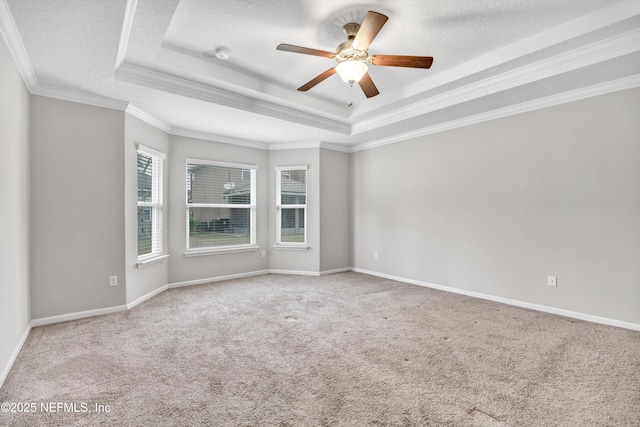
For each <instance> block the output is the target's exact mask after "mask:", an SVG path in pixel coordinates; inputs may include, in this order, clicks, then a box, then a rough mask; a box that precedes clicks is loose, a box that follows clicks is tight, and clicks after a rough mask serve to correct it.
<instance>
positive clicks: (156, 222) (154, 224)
mask: <svg viewBox="0 0 640 427" xmlns="http://www.w3.org/2000/svg"><path fill="white" fill-rule="evenodd" d="M137 149H138V259H145V258H151V257H155V256H159V255H161V254H162V251H163V249H162V229H163V224H162V193H163V187H162V163H163V160H164V158H165V155H164V154H162V153H159V152H157V151H155V150H152V149H150V148H147V147H144V146H142V145H138V146H137Z"/></svg>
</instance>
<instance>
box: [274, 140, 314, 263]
mask: <svg viewBox="0 0 640 427" xmlns="http://www.w3.org/2000/svg"><path fill="white" fill-rule="evenodd" d="M304 165H307V166H308V167H309V169H308V170H307V212H306V218H305V226H306V227H307V243H308V245H309V249H308V250H306V251H301V250H290V249H273V245H275V244H276V189H275V182H276V170H275V168H276V167H279V166H304ZM269 182H270V184H269V204H268V207H269V248H268V251H269V253H270V255H269V258H270V259H269V268H271V269H272V270H286V271H291V272H302V273H318V272H319V271H320V150H319V149H317V148H305V149H296V150H275V151H270V152H269Z"/></svg>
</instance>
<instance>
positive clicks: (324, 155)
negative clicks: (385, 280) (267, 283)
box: [320, 149, 351, 272]
mask: <svg viewBox="0 0 640 427" xmlns="http://www.w3.org/2000/svg"><path fill="white" fill-rule="evenodd" d="M350 189H351V180H350V174H349V154H347V153H342V152H339V151H333V150H326V149H320V271H321V272H322V271H331V270H336V269H343V268H347V267H351V258H350V254H351V210H350Z"/></svg>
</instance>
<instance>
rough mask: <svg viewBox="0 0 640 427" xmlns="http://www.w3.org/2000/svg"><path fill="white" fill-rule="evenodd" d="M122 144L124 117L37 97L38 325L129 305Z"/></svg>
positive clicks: (34, 248)
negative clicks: (42, 321)
mask: <svg viewBox="0 0 640 427" xmlns="http://www.w3.org/2000/svg"><path fill="white" fill-rule="evenodd" d="M123 141H124V113H123V112H122V111H115V110H109V109H105V108H99V107H92V106H88V105H83V104H77V103H73V102H67V101H61V100H56V99H51V98H44V97H40V96H32V97H31V156H30V162H31V172H30V178H31V216H30V218H31V315H32V318H34V319H38V318H44V317H49V316H55V315H61V314H67V313H76V312H81V311H86V310H93V309H99V308H105V307H113V306H119V305H122V304H124V303H125V256H124V254H125V234H124V194H125V193H124V176H125V174H124V164H125V163H124V144H123ZM112 275H117V276H118V282H119V285H118V286H115V287H110V286H109V276H112Z"/></svg>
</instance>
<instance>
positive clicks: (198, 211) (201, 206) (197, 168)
mask: <svg viewBox="0 0 640 427" xmlns="http://www.w3.org/2000/svg"><path fill="white" fill-rule="evenodd" d="M186 208H187V224H186V227H187V251H194V252H195V251H202V250H211V249H222V248H233V247H242V246H248V245H255V243H256V227H255V224H256V166H250V165H238V164H231V163H220V162H212V161H205V160H192V159H188V160H187V206H186Z"/></svg>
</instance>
